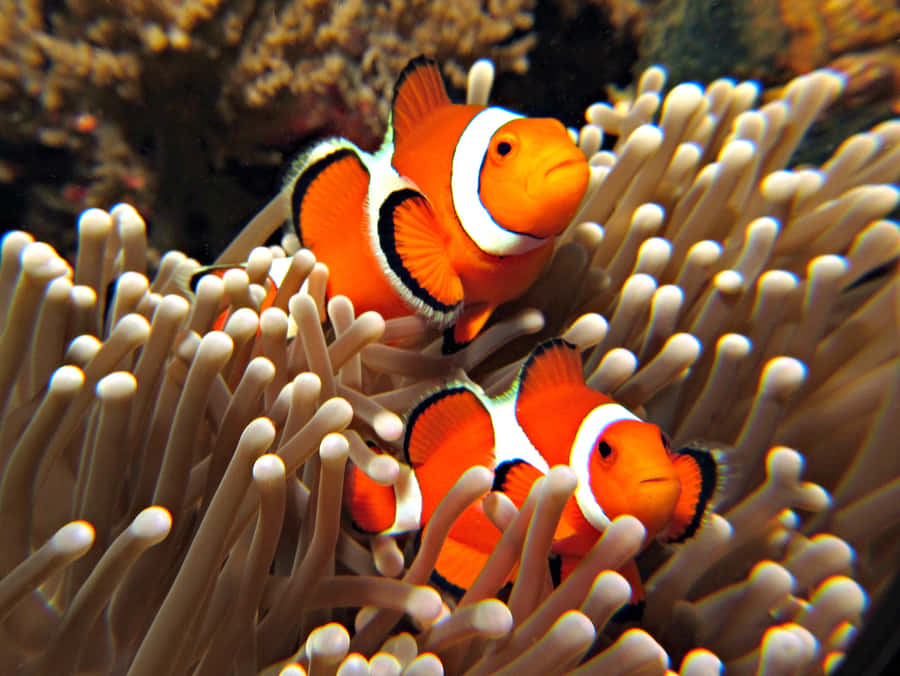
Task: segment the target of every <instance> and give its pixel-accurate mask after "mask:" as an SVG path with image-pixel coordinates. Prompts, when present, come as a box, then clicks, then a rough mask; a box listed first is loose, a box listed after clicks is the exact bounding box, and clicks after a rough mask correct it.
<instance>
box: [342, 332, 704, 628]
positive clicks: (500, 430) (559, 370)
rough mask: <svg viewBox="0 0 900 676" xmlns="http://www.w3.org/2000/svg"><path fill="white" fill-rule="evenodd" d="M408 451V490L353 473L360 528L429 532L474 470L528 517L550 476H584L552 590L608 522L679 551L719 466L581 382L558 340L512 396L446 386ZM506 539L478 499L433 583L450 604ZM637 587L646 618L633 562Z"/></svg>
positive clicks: (574, 354)
mask: <svg viewBox="0 0 900 676" xmlns="http://www.w3.org/2000/svg"><path fill="white" fill-rule="evenodd" d="M403 450H404V453H405V456H406V461H407V462H408V464H409V466H410V468H411V472H408V473H404V474H405V475H406V476H407V477H408V478H407V479H405V481H404V483H403V485H400V484H398V485H397V486H380V485H378V484H376V483H375V482H374V481H372V480H371V479H370V478H369V477H367V476H366V475H365V474H363V473H362V472H361V471H360V470H359V469H358V468H356V467H353V468H351V470H350V474H349V475H348V478H347V481H346V483H345V495H344V497H345V504H346V505H347V508H348V511H349V516H350V518H351V519H352V521H353V523H354V524H355V525H356V527H357V528H359V529H360V530H363V531H365V532H369V533H384V534H398V533H402V532H410V531H414V530H417V529H419V528H422V527H424V526H425V525H426V524H427V523H428V520H429V518H430V517H431V515H432V514H433V513H434V510H435V508H436V507H437V504H438V503H439V502H440V500H441V498H443V496H444V495H445V494H446V493H447V492H448V491H449V489H450V488H451V487H452V486H453V484H454V483H455V482H456V480H457V479H458V478H459V477H460V476H461V475H462V474H463V473H464V472H465V471H466V470H467V469H468V468H470V467H472V466H474V465H482V466H484V467H487V468H488V469H490V470H492V471H493V472H494V483H493V487H492V490H494V491H500V492H502V493H504V494H506V495H507V496H508V497H509V498H510V499H511V500H512V502H513V503H514V504H515V505H516V506H517V507H521V506H522V504H523V503H524V502H525V499H526V497H527V495H528V492H529V491H530V490H531V487H532V485H533V484H534V482H535V481H537V480H538V479H539V478H540V477H541V476H543V475H545V474H547V473H548V472H549V471H550V468H551V467H554V466H556V465H568V466H570V467H571V469H572V470H573V471H574V473H575V475H576V477H577V486H576V489H575V493H574V495H573V496H572V497H571V498H570V499H569V501H568V504H567V505H566V506H565V508H564V510H563V513H562V517H561V518H560V520H559V524H558V526H557V528H556V531H555V533H554V536H553V544H552V547H551V557H552V559H553V561H552V562H553V564H554V565H553V566H551V570H555V572H556V575H555V579H556V581H557V582H561V581H562V580H564V579H565V578H566V577H567V576H568V575H569V574H570V573H571V571H572V570H573V569H574V567H575V566H576V565H577V564H578V562H579V561H580V560H581V558H582V557H583V556H584V555H585V554H586V553H587V552H588V550H589V549H590V548H591V547H592V546H593V545H594V544H595V543H596V541H597V540H598V539H599V538H600V536H601V535H602V533H603V531H604V530H605V528H606V527H607V526H608V525H609V523H610V522H611V521H612V519H615V518H616V517H617V516H620V515H622V514H631V515H633V516H635V517H636V518H638V519H639V520H640V521H641V522H642V523H643V525H644V527H645V528H646V531H647V535H646V540H645V545H646V544H647V543H649V542H650V540H651V539H653V538H656V539H658V540H660V541H663V542H669V543H671V542H681V541H683V540H686V539H687V538H690V537H691V536H692V535H694V533H695V532H696V531H697V529H698V527H699V526H700V524H701V523H702V521H703V518H704V516H705V514H706V513H707V510H708V509H709V505H710V501H711V499H712V498H713V494H714V493H715V492H716V489H717V483H718V481H719V479H718V477H719V474H720V467H719V466H718V463H717V461H716V459H715V457H714V456H713V454H712V453H710V452H709V451H706V450H701V449H695V448H690V447H688V448H683V449H681V450H678V451H675V450H673V449H672V448H671V447H670V443H669V440H668V438H667V437H666V435H665V433H664V432H662V430H660V428H659V427H657V426H656V425H653V424H651V423H648V422H645V421H643V420H641V419H640V418H638V417H637V416H635V415H634V414H633V413H631V412H630V411H629V410H627V409H626V408H625V407H623V406H621V405H619V404H617V403H616V402H615V401H613V400H612V399H610V398H609V397H608V396H606V395H603V394H601V393H599V392H597V391H595V390H593V389H591V388H589V387H588V386H587V385H586V384H585V382H584V375H583V367H582V363H581V356H580V354H579V352H578V350H577V348H576V347H575V346H573V345H571V344H569V343H567V342H565V341H563V340H561V339H554V340H550V341H548V342H546V343H543V344H542V345H540V346H539V347H538V348H536V349H535V350H534V351H533V352H532V354H531V355H530V356H529V358H528V359H527V361H526V362H525V364H524V366H523V367H522V369H521V371H520V373H519V375H518V378H517V380H516V382H515V384H514V385H513V387H512V388H511V389H510V391H509V392H507V394H505V395H503V396H501V397H498V398H493V399H492V398H488V397H487V396H485V395H484V394H483V393H481V392H480V391H476V389H474V388H472V387H470V386H468V385H459V386H451V387H449V388H447V389H443V390H441V391H438V392H436V393H435V394H432V395H431V396H429V397H427V398H426V399H425V400H423V401H422V402H420V403H419V404H418V405H417V406H415V407H414V408H413V409H412V411H411V412H410V414H409V416H408V419H407V426H406V435H405V438H404V442H403ZM500 536H501V532H500V530H499V529H498V528H497V527H496V526H494V524H493V523H492V522H491V521H490V520H489V519H488V517H487V516H486V515H485V514H484V511H483V510H482V507H481V503H480V501H479V502H478V503H475V504H473V505H471V506H469V507H468V508H467V509H466V511H465V512H464V513H463V515H462V516H461V517H460V518H459V519H458V520H457V521H456V522H455V524H454V525H453V527H452V528H451V530H450V533H449V536H448V538H447V540H446V541H445V543H444V546H443V549H442V550H441V553H440V556H439V558H438V561H437V564H436V566H435V571H434V575H433V581H434V582H435V583H436V584H437V585H438V586H440V587H442V588H443V589H445V590H447V591H450V592H452V593H454V594H457V595H459V594H462V593H463V592H464V590H466V589H468V588H469V587H470V586H471V584H472V583H473V582H474V580H475V578H476V577H477V575H478V573H479V572H480V571H481V569H482V568H483V567H484V564H485V562H486V561H487V559H488V557H489V556H490V554H491V552H492V551H493V549H494V547H495V546H496V544H497V542H498V541H499V539H500ZM620 572H621V573H622V575H623V576H624V577H625V578H626V580H628V582H629V584H631V588H632V597H631V605H630V606H626V610H627V611H628V612H626V613H625V614H624V617H621V618H620V619H625V618H632V617H639V615H640V612H641V609H642V605H643V600H644V592H643V586H642V583H641V579H640V575H639V573H638V570H637V566H636V564H635V563H634V561H631V562H630V563H628V564H627V565H626V566H625V567H624V568H623V569H622V570H621V571H620Z"/></svg>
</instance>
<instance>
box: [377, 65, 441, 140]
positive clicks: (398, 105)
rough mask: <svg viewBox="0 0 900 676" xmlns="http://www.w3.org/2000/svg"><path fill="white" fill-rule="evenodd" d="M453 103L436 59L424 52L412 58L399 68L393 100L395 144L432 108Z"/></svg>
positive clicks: (392, 112) (392, 121)
mask: <svg viewBox="0 0 900 676" xmlns="http://www.w3.org/2000/svg"><path fill="white" fill-rule="evenodd" d="M449 103H450V97H449V96H447V89H446V88H445V87H444V80H443V79H442V78H441V70H440V68H439V67H438V65H437V62H436V61H435V60H434V59H432V58H429V57H427V56H425V55H420V56H417V57H416V58H414V59H412V60H411V61H410V62H409V63H408V64H406V67H405V68H404V69H403V70H402V71H400V75H399V76H398V77H397V84H396V85H394V99H393V101H392V102H391V114H392V117H391V125H392V126H393V130H394V144H395V145H396V144H397V143H398V140H399V139H400V138H402V137H403V136H404V134H406V133H408V132H409V130H410V129H412V128H413V127H414V126H415V125H417V124H418V123H419V122H421V121H422V120H423V119H424V118H425V117H426V116H427V115H428V114H429V113H431V111H433V110H434V109H435V108H440V107H441V106H446V105H448V104H449Z"/></svg>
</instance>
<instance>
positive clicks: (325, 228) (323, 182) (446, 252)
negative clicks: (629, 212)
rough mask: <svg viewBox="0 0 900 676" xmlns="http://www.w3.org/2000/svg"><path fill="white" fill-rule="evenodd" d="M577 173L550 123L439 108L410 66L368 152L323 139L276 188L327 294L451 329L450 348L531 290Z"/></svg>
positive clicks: (427, 83) (582, 168)
mask: <svg viewBox="0 0 900 676" xmlns="http://www.w3.org/2000/svg"><path fill="white" fill-rule="evenodd" d="M589 177H590V170H589V168H588V163H587V161H586V160H585V157H584V155H583V153H582V152H581V151H580V150H579V149H578V147H577V146H576V145H575V144H574V143H573V141H572V139H571V138H570V137H569V134H568V132H567V131H566V128H565V127H564V126H563V125H562V123H561V122H559V121H558V120H553V119H535V118H527V117H523V116H521V115H517V114H516V113H513V112H510V111H508V110H505V109H503V108H498V107H496V106H490V107H486V106H480V105H462V104H454V103H451V101H450V98H449V97H448V95H447V91H446V89H445V87H444V83H443V80H442V79H441V74H440V70H439V69H438V66H437V64H436V63H435V62H434V61H433V60H431V59H428V58H425V57H424V56H420V57H418V58H415V59H413V60H412V61H410V62H409V64H408V65H407V66H406V67H405V68H404V69H403V71H402V72H401V73H400V76H399V78H398V80H397V84H396V87H395V90H394V98H393V104H392V113H391V123H390V128H389V129H388V133H387V135H386V138H385V141H384V143H383V145H382V146H381V148H380V149H379V150H378V152H377V153H375V154H374V155H372V154H369V153H366V152H363V151H362V150H360V149H359V148H358V147H357V146H356V145H354V144H353V143H351V142H350V141H348V140H346V139H338V138H334V139H328V140H326V141H323V142H321V143H319V144H318V145H316V146H315V147H313V148H312V149H311V150H310V151H308V152H307V153H306V154H304V155H302V156H301V157H300V158H299V159H298V160H297V161H296V162H295V164H294V170H293V171H292V175H291V177H290V179H289V180H288V182H287V186H286V188H287V191H288V192H289V194H290V199H291V205H292V218H293V222H294V223H295V225H296V227H297V229H298V232H299V236H300V240H301V242H302V244H303V245H304V246H305V247H307V248H309V249H310V250H311V251H312V252H313V253H314V254H315V256H316V259H317V260H319V261H321V262H323V263H324V264H325V265H327V266H328V270H329V273H330V274H329V278H328V288H327V294H328V296H329V297H331V296H334V295H338V294H342V295H345V296H347V297H348V298H350V300H351V301H353V304H354V307H355V308H356V310H357V312H363V311H366V310H376V311H378V312H379V313H381V315H382V316H384V317H385V318H392V317H398V316H403V315H408V314H411V313H413V312H415V313H419V314H421V315H423V316H425V317H427V318H428V319H429V320H431V321H432V322H434V323H435V324H437V325H439V326H442V327H447V326H451V325H452V326H454V329H453V332H452V336H448V338H451V337H452V340H453V341H454V342H455V343H456V345H460V344H464V343H466V342H468V341H470V340H471V339H472V338H474V337H475V336H476V335H477V334H478V332H479V330H480V329H481V328H482V326H484V323H485V322H486V321H487V320H488V318H489V317H490V315H491V313H492V312H493V311H494V309H495V308H496V307H497V306H498V305H500V304H501V303H504V302H506V301H508V300H511V299H514V298H516V297H518V296H520V295H521V294H522V293H523V292H524V291H525V290H526V289H528V287H529V286H530V285H531V284H532V283H533V282H534V281H535V279H536V278H537V276H538V274H539V273H540V271H541V269H542V268H543V267H544V265H545V264H546V263H547V261H548V259H549V258H550V255H551V254H552V252H553V240H554V237H555V236H556V235H558V234H560V233H561V232H562V231H563V230H564V229H565V227H566V226H567V225H568V224H569V222H570V221H571V220H572V219H573V218H574V216H575V213H576V211H577V209H578V206H579V204H580V202H581V200H582V198H583V197H584V194H585V191H586V190H587V186H588V181H589ZM448 344H449V345H450V346H453V343H452V342H448Z"/></svg>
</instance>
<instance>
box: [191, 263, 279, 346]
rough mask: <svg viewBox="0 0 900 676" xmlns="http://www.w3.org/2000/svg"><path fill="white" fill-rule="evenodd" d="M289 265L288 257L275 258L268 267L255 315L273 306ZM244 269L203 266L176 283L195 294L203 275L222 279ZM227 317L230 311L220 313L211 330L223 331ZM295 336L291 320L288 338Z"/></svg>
mask: <svg viewBox="0 0 900 676" xmlns="http://www.w3.org/2000/svg"><path fill="white" fill-rule="evenodd" d="M290 265H291V259H290V258H289V257H285V258H276V259H274V260H273V261H272V264H271V266H270V267H269V273H268V275H266V281H265V286H264V287H263V289H264V291H265V295H264V296H262V297H261V298H258V299H257V300H258V303H257V307H256V311H257V314H262V313H263V312H264V311H265V310H268V309H269V308H270V307H273V306H274V304H275V298H276V296H277V295H278V289H279V288H280V287H281V283H282V282H283V281H284V278H285V276H286V275H287V272H288V268H289V267H290ZM246 268H247V265H246V264H243V265H227V264H226V265H205V266H202V267H200V268H198V269H196V270H195V271H193V272H192V273H191V274H190V276H189V277H188V278H187V279H176V283H177V284H178V285H179V286H181V287H182V288H183V289H184V290H185V291H189V292H190V293H195V292H196V290H197V284H198V283H199V282H200V279H201V278H203V276H204V275H215V276H216V277H219V278H220V279H224V278H225V273H227V272H228V271H229V270H246ZM229 317H231V311H230V310H225V311H223V312H221V313H220V314H219V316H218V317H216V320H215V321H214V322H213V325H212V327H211V330H212V331H222V330H224V328H225V324H226V323H228V319H229ZM295 334H296V325H294V323H293V320H291V321H290V324H289V330H288V337H293V336H294V335H295Z"/></svg>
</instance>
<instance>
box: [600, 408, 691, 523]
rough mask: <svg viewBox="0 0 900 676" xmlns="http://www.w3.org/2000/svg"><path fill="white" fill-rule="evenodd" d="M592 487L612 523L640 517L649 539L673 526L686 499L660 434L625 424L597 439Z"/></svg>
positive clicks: (643, 425)
mask: <svg viewBox="0 0 900 676" xmlns="http://www.w3.org/2000/svg"><path fill="white" fill-rule="evenodd" d="M589 472H590V487H591V492H592V493H593V495H594V498H595V499H596V500H597V503H598V504H599V505H600V507H601V508H602V509H603V511H604V512H605V513H606V516H607V517H609V518H610V519H615V518H616V517H617V516H619V515H621V514H631V515H632V516H635V517H636V518H638V519H639V520H640V521H641V522H642V523H643V524H644V527H645V528H646V529H647V534H648V537H652V536H653V535H654V534H656V533H659V532H660V531H662V530H663V529H664V528H665V527H666V526H667V525H668V524H669V522H670V520H671V518H672V515H673V513H674V511H675V506H676V504H677V503H678V499H679V497H680V496H681V480H680V478H679V475H678V473H677V472H676V470H675V466H674V464H673V463H672V459H671V456H670V453H669V448H668V442H667V441H666V439H665V437H664V436H663V434H662V432H661V431H660V429H659V428H658V427H657V426H656V425H653V424H651V423H646V422H643V421H639V420H620V421H618V422H616V423H614V424H612V425H610V426H609V427H607V428H606V429H605V430H604V431H603V432H602V434H601V435H600V436H599V437H598V438H597V439H596V441H595V443H594V447H593V449H592V451H591V455H590V459H589Z"/></svg>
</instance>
